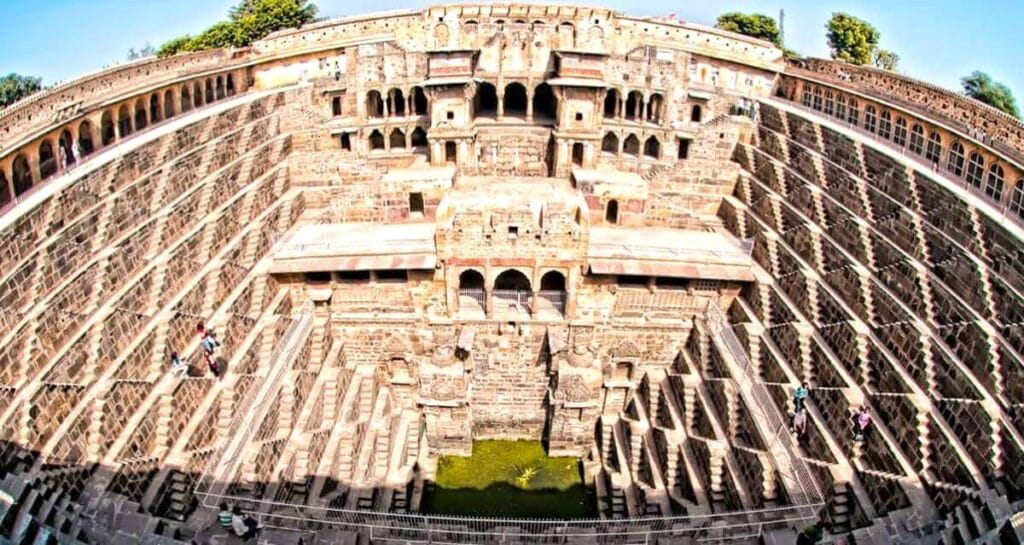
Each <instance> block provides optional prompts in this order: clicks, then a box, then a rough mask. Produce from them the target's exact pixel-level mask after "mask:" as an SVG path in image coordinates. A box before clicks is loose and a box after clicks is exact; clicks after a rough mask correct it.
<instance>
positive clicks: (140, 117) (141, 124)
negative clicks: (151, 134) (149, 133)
mask: <svg viewBox="0 0 1024 545" xmlns="http://www.w3.org/2000/svg"><path fill="white" fill-rule="evenodd" d="M148 124H149V123H148V122H147V120H146V104H145V103H144V102H143V101H142V99H141V98H140V99H139V100H136V101H135V130H137V131H141V130H142V129H145V128H146V125H148Z"/></svg>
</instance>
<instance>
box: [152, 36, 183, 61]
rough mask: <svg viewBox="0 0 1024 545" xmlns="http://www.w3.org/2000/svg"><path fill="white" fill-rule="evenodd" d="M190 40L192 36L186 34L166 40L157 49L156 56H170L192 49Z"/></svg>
mask: <svg viewBox="0 0 1024 545" xmlns="http://www.w3.org/2000/svg"><path fill="white" fill-rule="evenodd" d="M191 42H192V36H189V35H188V34H186V35H184V36H179V37H177V38H174V39H173V40H168V41H166V42H164V44H163V45H161V46H160V49H157V51H156V54H157V56H158V57H170V56H171V55H177V54H178V53H186V52H188V51H192V49H190V45H191Z"/></svg>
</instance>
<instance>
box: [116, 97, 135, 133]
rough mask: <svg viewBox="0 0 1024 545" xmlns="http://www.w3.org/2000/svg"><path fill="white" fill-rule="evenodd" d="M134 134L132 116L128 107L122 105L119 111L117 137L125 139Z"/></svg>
mask: <svg viewBox="0 0 1024 545" xmlns="http://www.w3.org/2000/svg"><path fill="white" fill-rule="evenodd" d="M131 133H132V114H131V113H129V112H128V106H125V105H123V104H122V105H121V107H120V108H119V109H118V110H117V136H118V138H124V137H125V136H128V135H129V134H131Z"/></svg>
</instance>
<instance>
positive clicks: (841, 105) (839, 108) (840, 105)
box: [836, 94, 846, 120]
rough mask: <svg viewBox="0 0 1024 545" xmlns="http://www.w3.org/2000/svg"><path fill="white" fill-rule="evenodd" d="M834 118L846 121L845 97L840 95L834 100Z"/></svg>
mask: <svg viewBox="0 0 1024 545" xmlns="http://www.w3.org/2000/svg"><path fill="white" fill-rule="evenodd" d="M836 117H838V118H839V119H840V120H842V119H846V95H843V94H841V95H839V98H837V99H836Z"/></svg>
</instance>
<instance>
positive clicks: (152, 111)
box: [149, 93, 163, 123]
mask: <svg viewBox="0 0 1024 545" xmlns="http://www.w3.org/2000/svg"><path fill="white" fill-rule="evenodd" d="M162 113H163V112H162V111H161V110H160V97H159V96H158V95H157V94H156V93H154V94H152V95H150V96H149V119H150V120H151V121H152V122H153V123H157V122H159V121H160V120H161V119H162V117H161V114H162Z"/></svg>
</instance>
